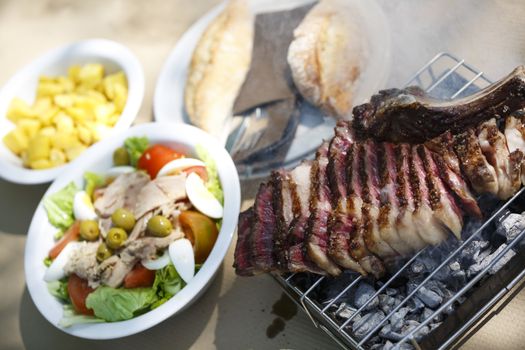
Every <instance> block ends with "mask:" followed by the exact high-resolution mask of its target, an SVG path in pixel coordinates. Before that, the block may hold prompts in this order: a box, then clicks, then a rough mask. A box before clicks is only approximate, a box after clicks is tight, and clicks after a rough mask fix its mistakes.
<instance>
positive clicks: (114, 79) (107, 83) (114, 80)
mask: <svg viewBox="0 0 525 350" xmlns="http://www.w3.org/2000/svg"><path fill="white" fill-rule="evenodd" d="M102 84H103V85H104V93H105V94H106V96H107V97H108V98H109V99H111V100H113V99H114V98H115V89H114V87H115V86H116V85H121V86H123V87H125V88H127V87H128V82H127V79H126V75H125V74H124V72H122V71H120V72H117V73H114V74H110V75H108V76H107V77H105V78H104V81H103V82H102Z"/></svg>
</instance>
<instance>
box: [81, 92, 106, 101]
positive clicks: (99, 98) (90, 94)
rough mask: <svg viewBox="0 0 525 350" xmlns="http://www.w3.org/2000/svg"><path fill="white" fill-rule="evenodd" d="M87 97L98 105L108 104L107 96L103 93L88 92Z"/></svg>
mask: <svg viewBox="0 0 525 350" xmlns="http://www.w3.org/2000/svg"><path fill="white" fill-rule="evenodd" d="M85 96H86V97H90V98H92V99H93V100H95V101H97V102H98V103H106V102H108V99H107V98H106V96H105V95H104V94H103V93H102V92H100V91H98V90H89V91H86V92H85Z"/></svg>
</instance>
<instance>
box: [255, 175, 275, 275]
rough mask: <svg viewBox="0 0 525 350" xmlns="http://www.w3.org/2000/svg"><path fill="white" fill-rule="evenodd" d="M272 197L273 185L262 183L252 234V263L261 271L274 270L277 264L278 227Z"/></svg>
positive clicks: (256, 202)
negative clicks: (275, 257) (275, 237)
mask: <svg viewBox="0 0 525 350" xmlns="http://www.w3.org/2000/svg"><path fill="white" fill-rule="evenodd" d="M272 197H273V187H272V186H271V185H269V184H264V183H263V184H261V186H260V188H259V192H258V194H257V198H256V200H255V205H254V212H253V223H252V225H253V228H252V232H251V235H250V245H251V249H252V254H253V255H252V263H253V266H254V268H256V269H257V270H259V271H272V270H274V269H275V268H276V266H277V262H276V261H275V259H274V239H273V234H274V232H275V228H276V218H275V213H274V211H273V206H272Z"/></svg>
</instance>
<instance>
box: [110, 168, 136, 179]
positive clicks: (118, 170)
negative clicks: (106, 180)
mask: <svg viewBox="0 0 525 350" xmlns="http://www.w3.org/2000/svg"><path fill="white" fill-rule="evenodd" d="M136 170H137V169H135V168H134V167H132V166H129V165H123V166H114V167H113V168H109V170H108V171H106V177H117V176H119V175H122V174H127V173H132V172H134V171H136Z"/></svg>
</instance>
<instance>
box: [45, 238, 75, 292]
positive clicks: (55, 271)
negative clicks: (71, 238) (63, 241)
mask: <svg viewBox="0 0 525 350" xmlns="http://www.w3.org/2000/svg"><path fill="white" fill-rule="evenodd" d="M79 246H80V242H69V243H68V244H67V245H66V246H65V247H64V249H62V251H61V252H60V254H58V256H57V257H56V259H55V260H53V262H52V263H51V265H49V267H48V268H47V270H46V273H45V274H44V281H46V282H53V281H58V280H59V279H62V278H64V277H65V276H66V274H65V272H64V267H65V266H66V264H67V262H68V260H69V258H70V257H71V254H72V253H73V252H74V251H75V250H77V249H78V247H79Z"/></svg>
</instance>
